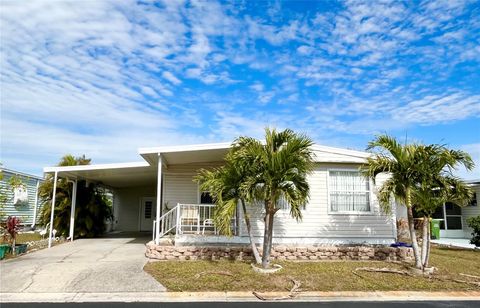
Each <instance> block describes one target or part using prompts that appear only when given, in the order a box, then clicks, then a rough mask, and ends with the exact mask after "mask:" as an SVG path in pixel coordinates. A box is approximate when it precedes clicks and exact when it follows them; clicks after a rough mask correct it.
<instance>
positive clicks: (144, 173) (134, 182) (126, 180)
mask: <svg viewBox="0 0 480 308" xmlns="http://www.w3.org/2000/svg"><path fill="white" fill-rule="evenodd" d="M43 171H44V173H45V174H54V173H55V172H58V176H59V177H61V178H69V179H72V180H74V179H77V180H87V181H91V182H95V183H100V184H104V185H106V186H109V187H113V188H121V187H128V186H141V185H147V184H154V183H156V181H157V168H155V167H152V166H150V164H149V163H147V162H133V163H120V164H99V165H82V166H65V167H46V168H44V169H43Z"/></svg>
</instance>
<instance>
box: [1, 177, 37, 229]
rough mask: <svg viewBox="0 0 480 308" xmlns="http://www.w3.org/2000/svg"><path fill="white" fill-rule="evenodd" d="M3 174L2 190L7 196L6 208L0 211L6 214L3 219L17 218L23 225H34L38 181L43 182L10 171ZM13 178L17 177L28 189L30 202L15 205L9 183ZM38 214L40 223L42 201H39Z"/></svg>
mask: <svg viewBox="0 0 480 308" xmlns="http://www.w3.org/2000/svg"><path fill="white" fill-rule="evenodd" d="M2 174H3V179H2V180H0V190H1V193H2V194H4V195H5V196H6V202H5V204H4V208H3V209H0V211H2V212H3V214H4V217H2V219H6V218H7V217H8V216H16V217H18V218H19V219H20V221H21V223H22V224H23V225H27V224H28V225H31V224H32V223H33V214H34V212H35V197H36V195H37V181H40V184H41V183H42V182H43V181H42V180H39V179H37V178H34V177H29V176H25V175H21V174H15V173H11V172H10V171H8V170H2ZM13 176H17V177H18V178H19V179H20V180H21V181H22V183H23V184H24V185H25V186H26V188H27V193H28V202H26V203H24V204H13V199H14V193H13V189H12V187H11V186H10V183H9V181H10V179H11V178H12V177H13ZM36 214H37V217H36V222H38V221H39V219H40V214H41V202H40V200H38V204H37V213H36Z"/></svg>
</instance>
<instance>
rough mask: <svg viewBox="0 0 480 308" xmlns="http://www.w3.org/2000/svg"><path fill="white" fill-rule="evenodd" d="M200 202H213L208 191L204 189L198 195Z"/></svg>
mask: <svg viewBox="0 0 480 308" xmlns="http://www.w3.org/2000/svg"><path fill="white" fill-rule="evenodd" d="M200 204H214V202H213V197H212V195H210V193H209V192H208V191H204V192H202V194H201V195H200Z"/></svg>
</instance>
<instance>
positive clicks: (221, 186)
mask: <svg viewBox="0 0 480 308" xmlns="http://www.w3.org/2000/svg"><path fill="white" fill-rule="evenodd" d="M225 161H226V162H225V165H224V166H222V167H219V168H215V169H213V170H205V169H202V170H200V172H199V174H198V176H197V177H196V178H195V179H196V181H197V182H198V183H199V184H200V189H202V190H204V191H209V192H210V194H211V195H212V197H213V198H214V201H215V203H216V206H215V208H214V216H213V217H214V222H215V226H216V227H217V229H218V230H219V231H220V232H222V233H224V234H227V235H231V234H232V228H231V221H232V219H233V218H234V217H235V215H236V212H237V206H238V204H239V203H240V204H241V205H242V211H243V217H244V219H245V225H246V227H247V233H248V237H249V239H250V245H251V247H252V253H253V256H254V258H255V262H256V263H257V264H260V263H261V259H260V254H259V252H258V249H257V246H256V244H255V241H254V239H253V235H252V231H251V229H252V228H251V223H250V217H249V214H248V212H247V207H246V202H247V201H246V195H245V194H244V193H243V192H242V190H241V186H242V181H243V179H244V178H245V177H246V176H247V175H248V172H249V168H248V166H242V164H241V162H240V161H236V160H234V159H233V155H232V154H231V152H230V153H228V154H227V156H226V157H225Z"/></svg>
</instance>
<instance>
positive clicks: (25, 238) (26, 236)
mask: <svg viewBox="0 0 480 308" xmlns="http://www.w3.org/2000/svg"><path fill="white" fill-rule="evenodd" d="M8 238H9V237H8ZM41 239H42V236H41V235H40V234H38V233H20V234H18V235H17V244H23V243H27V242H31V241H38V240H41ZM5 243H6V242H5V239H4V238H3V237H0V244H5Z"/></svg>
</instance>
